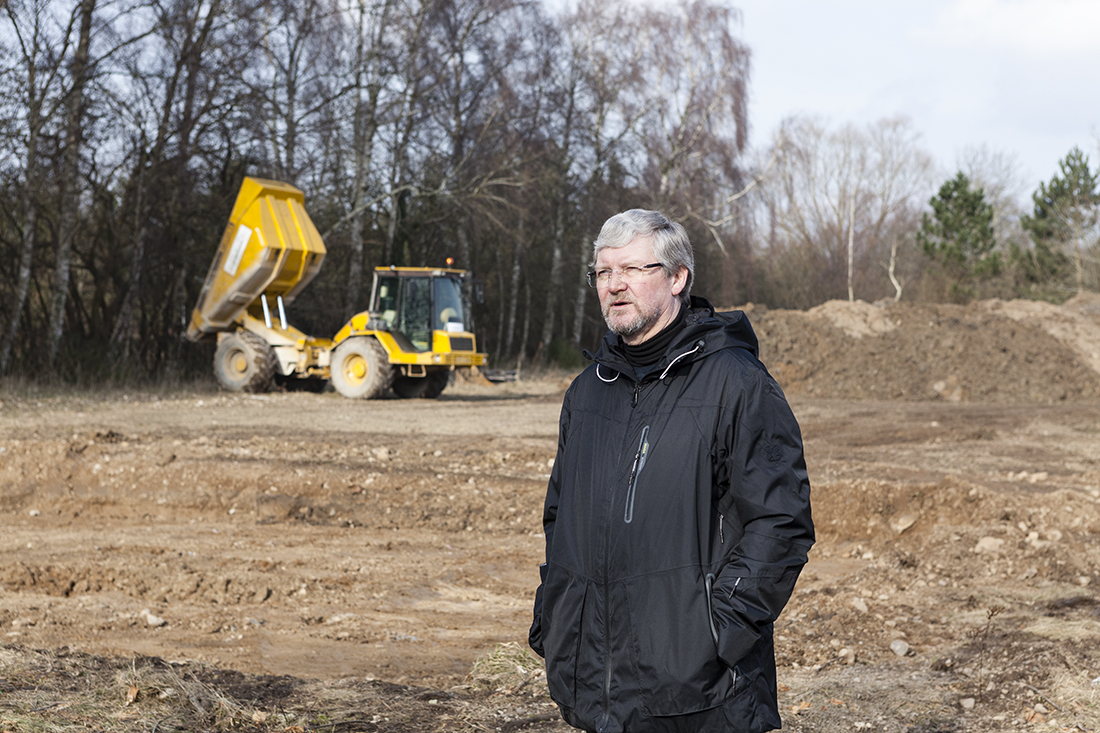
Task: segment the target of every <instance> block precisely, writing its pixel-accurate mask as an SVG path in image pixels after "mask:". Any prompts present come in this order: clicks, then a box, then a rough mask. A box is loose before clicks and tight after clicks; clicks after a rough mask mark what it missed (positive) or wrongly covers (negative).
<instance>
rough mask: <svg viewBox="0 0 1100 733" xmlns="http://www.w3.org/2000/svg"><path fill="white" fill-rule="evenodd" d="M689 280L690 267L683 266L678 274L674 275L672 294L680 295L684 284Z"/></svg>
mask: <svg viewBox="0 0 1100 733" xmlns="http://www.w3.org/2000/svg"><path fill="white" fill-rule="evenodd" d="M687 281H688V269H687V268H686V267H683V266H681V267H680V269H679V270H677V271H676V274H675V275H673V276H672V294H673V295H679V294H680V293H681V292H683V290H684V286H686V285H687Z"/></svg>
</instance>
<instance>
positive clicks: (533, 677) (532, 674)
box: [466, 641, 546, 694]
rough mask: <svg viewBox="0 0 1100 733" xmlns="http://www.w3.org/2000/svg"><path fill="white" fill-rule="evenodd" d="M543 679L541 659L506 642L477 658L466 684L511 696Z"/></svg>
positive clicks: (510, 642)
mask: <svg viewBox="0 0 1100 733" xmlns="http://www.w3.org/2000/svg"><path fill="white" fill-rule="evenodd" d="M545 679H546V670H545V669H544V668H543V666H542V660H541V659H539V658H538V656H536V655H535V653H534V652H532V651H531V650H530V649H528V648H527V647H524V646H520V645H519V644H518V643H517V642H514V641H506V642H504V643H502V644H498V645H497V646H496V647H495V648H493V650H492V651H490V652H488V653H487V654H484V655H482V656H480V657H478V658H477V660H476V661H475V662H474V665H473V667H472V668H471V669H470V674H469V675H468V676H467V678H466V681H467V683H468V684H469V685H470V687H471V689H474V690H477V691H482V692H501V693H507V694H514V693H516V692H519V691H520V690H521V689H523V688H524V687H526V686H527V685H529V684H531V683H532V682H535V681H538V682H540V683H541V682H543V681H544V680H545Z"/></svg>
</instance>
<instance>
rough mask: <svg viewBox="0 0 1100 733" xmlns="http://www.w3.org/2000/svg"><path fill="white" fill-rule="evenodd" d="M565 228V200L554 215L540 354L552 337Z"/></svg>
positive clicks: (560, 203)
mask: <svg viewBox="0 0 1100 733" xmlns="http://www.w3.org/2000/svg"><path fill="white" fill-rule="evenodd" d="M564 230H565V201H564V200H563V201H561V202H559V203H558V210H557V213H556V215H555V217H554V232H553V235H552V237H553V239H552V241H553V245H552V246H553V249H552V250H551V253H550V281H549V282H547V284H546V308H544V309H543V314H542V316H543V321H542V336H541V337H540V338H539V347H538V354H539V355H540V356H541V355H543V354H545V353H546V351H547V349H549V348H550V342H551V341H552V340H553V338H554V320H555V318H556V317H557V305H558V296H559V295H560V293H561V290H562V281H561V271H562V265H563V262H562V259H563V257H562V246H561V240H562V236H563V235H562V233H563V232H564Z"/></svg>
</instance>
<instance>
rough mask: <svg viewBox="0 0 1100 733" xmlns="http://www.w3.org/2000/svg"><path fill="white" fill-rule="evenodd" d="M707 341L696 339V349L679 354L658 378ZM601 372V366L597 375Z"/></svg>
mask: <svg viewBox="0 0 1100 733" xmlns="http://www.w3.org/2000/svg"><path fill="white" fill-rule="evenodd" d="M705 343H706V342H705V341H703V340H702V339H699V340H698V341H696V342H695V348H694V349H692V350H691V351H685V352H684V353H682V354H680V355H679V356H677V357H676V358H675V359H673V360H672V361H670V362H669V363H668V366H667V367H665V370H664V371H663V372H661V376H659V377H657V378H658V379H664V378H665V376H666V375H667V374H668V373H669V371H670V370H671V369H672V367H674V366H676V362H678V361H680V360H681V359H684V358H686V357H689V356H691V355H692V354H694V353H695V352H696V351H698V350H699V349H701V348H703V346H704V344H705ZM599 373H600V370H599V368H598V367H597V369H596V375H597V376H599Z"/></svg>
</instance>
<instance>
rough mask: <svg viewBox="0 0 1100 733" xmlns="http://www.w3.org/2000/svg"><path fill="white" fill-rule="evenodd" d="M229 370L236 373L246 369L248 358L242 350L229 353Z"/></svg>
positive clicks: (243, 371) (238, 373)
mask: <svg viewBox="0 0 1100 733" xmlns="http://www.w3.org/2000/svg"><path fill="white" fill-rule="evenodd" d="M229 370H230V371H231V372H233V373H234V374H237V375H241V374H244V373H245V372H247V371H248V359H247V358H245V355H244V352H243V351H235V352H233V353H232V354H230V355H229Z"/></svg>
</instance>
